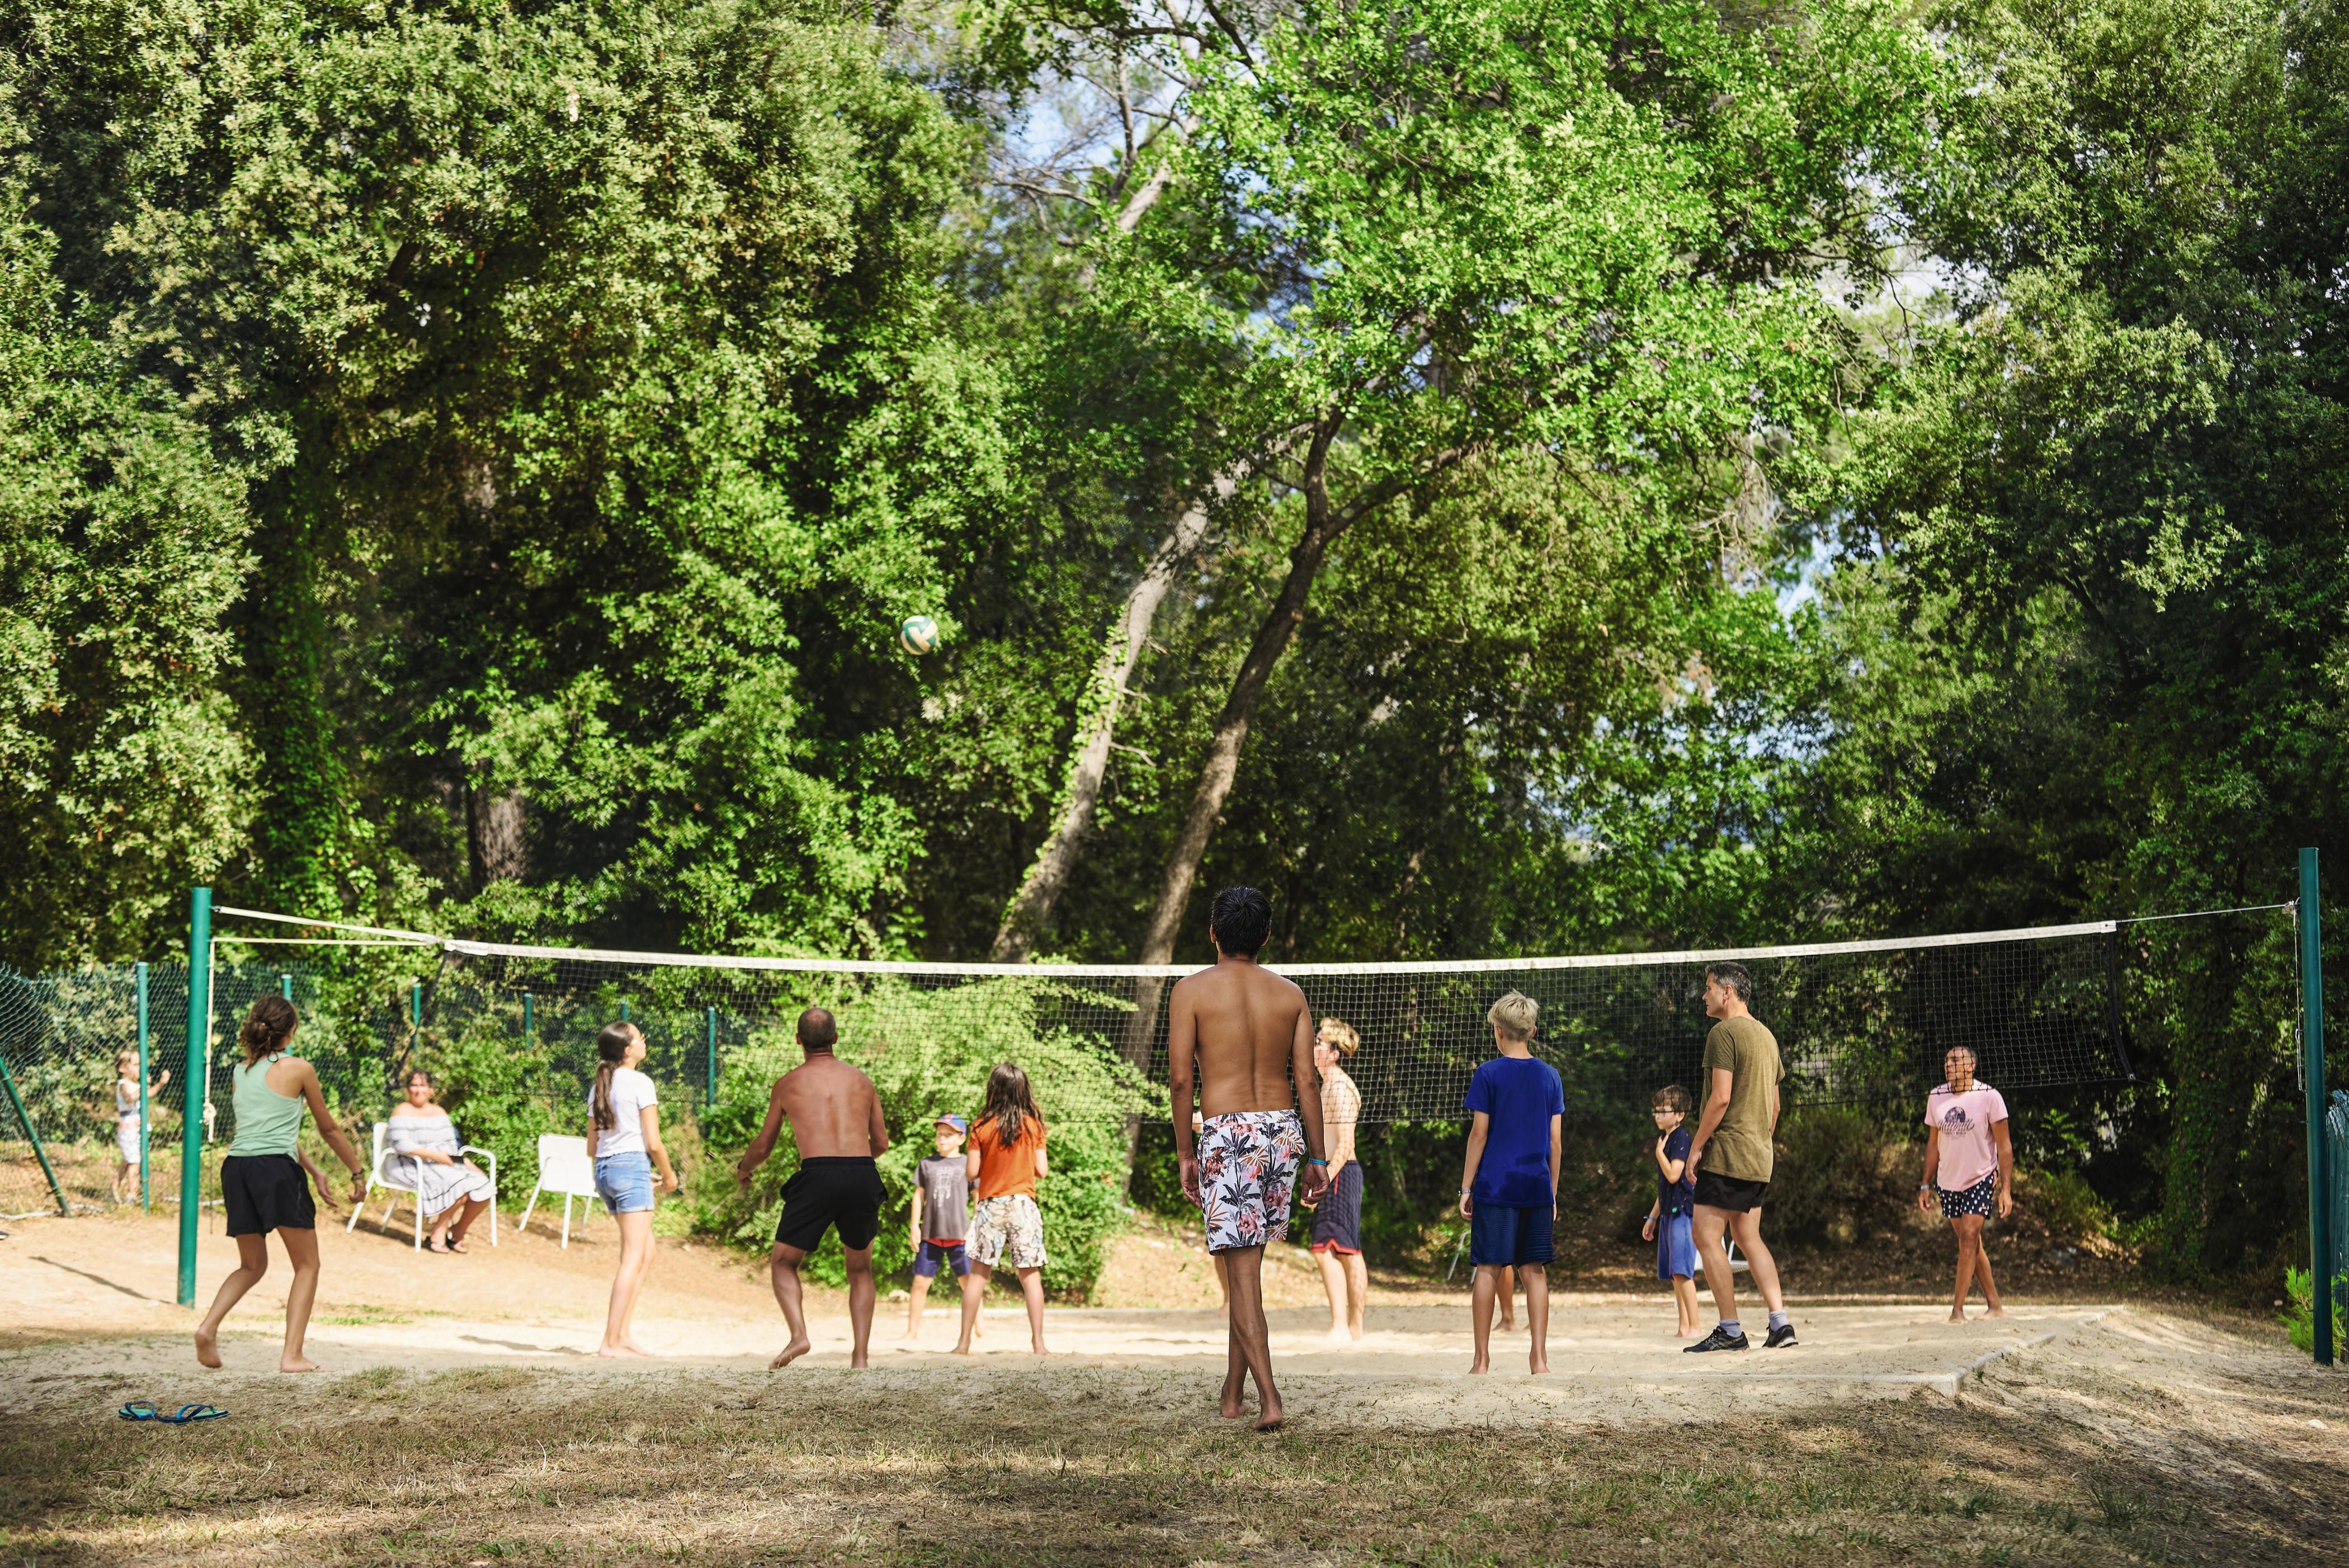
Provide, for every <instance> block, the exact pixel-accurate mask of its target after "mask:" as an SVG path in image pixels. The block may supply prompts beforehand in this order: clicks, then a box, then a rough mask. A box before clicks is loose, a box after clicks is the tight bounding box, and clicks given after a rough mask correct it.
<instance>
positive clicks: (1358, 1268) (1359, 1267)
mask: <svg viewBox="0 0 2349 1568" xmlns="http://www.w3.org/2000/svg"><path fill="white" fill-rule="evenodd" d="M1370 1301H1371V1265H1370V1264H1366V1263H1364V1262H1363V1261H1362V1254H1361V1253H1349V1254H1348V1255H1347V1258H1346V1333H1347V1336H1348V1337H1350V1338H1352V1339H1360V1338H1361V1336H1362V1334H1363V1326H1362V1318H1363V1315H1364V1314H1365V1313H1366V1312H1367V1311H1368V1310H1369V1308H1370Z"/></svg>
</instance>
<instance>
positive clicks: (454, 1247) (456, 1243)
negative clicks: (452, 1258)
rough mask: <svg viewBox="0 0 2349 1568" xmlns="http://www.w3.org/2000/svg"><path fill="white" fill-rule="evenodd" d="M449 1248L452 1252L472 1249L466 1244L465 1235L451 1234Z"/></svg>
mask: <svg viewBox="0 0 2349 1568" xmlns="http://www.w3.org/2000/svg"><path fill="white" fill-rule="evenodd" d="M449 1250H450V1252H452V1253H462V1252H470V1251H471V1248H469V1247H467V1246H466V1245H465V1238H464V1237H462V1236H451V1237H450V1238H449Z"/></svg>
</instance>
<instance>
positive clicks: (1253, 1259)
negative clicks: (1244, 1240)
mask: <svg viewBox="0 0 2349 1568" xmlns="http://www.w3.org/2000/svg"><path fill="white" fill-rule="evenodd" d="M1224 1256H1225V1257H1226V1258H1227V1259H1229V1260H1230V1268H1231V1281H1232V1333H1233V1336H1234V1337H1235V1338H1236V1339H1237V1341H1238V1346H1239V1353H1240V1359H1241V1360H1242V1361H1243V1362H1244V1363H1246V1364H1247V1371H1248V1376H1249V1377H1253V1378H1255V1379H1256V1400H1257V1418H1256V1429H1257V1431H1259V1432H1269V1431H1272V1430H1275V1429H1278V1427H1279V1425H1280V1422H1281V1418H1282V1416H1283V1413H1284V1412H1283V1411H1282V1409H1281V1405H1280V1391H1279V1390H1278V1388H1275V1387H1273V1385H1272V1333H1271V1330H1270V1328H1269V1327H1268V1326H1267V1325H1266V1323H1265V1320H1264V1249H1263V1248H1262V1247H1235V1248H1233V1249H1232V1250H1231V1251H1230V1252H1227V1253H1225V1254H1224Z"/></svg>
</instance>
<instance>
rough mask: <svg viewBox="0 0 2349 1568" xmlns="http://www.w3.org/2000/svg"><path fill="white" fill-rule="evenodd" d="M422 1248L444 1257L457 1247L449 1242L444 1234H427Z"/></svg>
mask: <svg viewBox="0 0 2349 1568" xmlns="http://www.w3.org/2000/svg"><path fill="white" fill-rule="evenodd" d="M424 1250H425V1251H426V1252H428V1253H440V1255H441V1256H443V1257H446V1256H448V1255H449V1254H450V1253H453V1252H455V1251H456V1250H457V1249H456V1248H454V1247H452V1246H450V1244H449V1238H448V1237H446V1236H427V1237H425V1238H424Z"/></svg>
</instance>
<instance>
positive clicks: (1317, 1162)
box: [1305, 1154, 1330, 1165]
mask: <svg viewBox="0 0 2349 1568" xmlns="http://www.w3.org/2000/svg"><path fill="white" fill-rule="evenodd" d="M1305 1163H1307V1164H1308V1165H1327V1164H1329V1163H1330V1162H1329V1161H1327V1160H1317V1159H1315V1158H1314V1157H1313V1156H1312V1155H1310V1154H1309V1155H1307V1156H1306V1157H1305Z"/></svg>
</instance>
